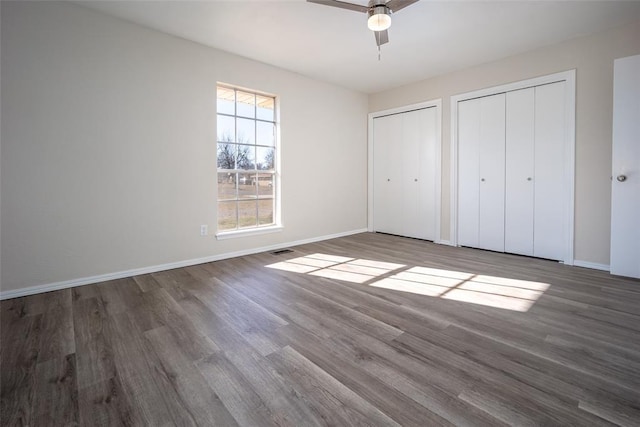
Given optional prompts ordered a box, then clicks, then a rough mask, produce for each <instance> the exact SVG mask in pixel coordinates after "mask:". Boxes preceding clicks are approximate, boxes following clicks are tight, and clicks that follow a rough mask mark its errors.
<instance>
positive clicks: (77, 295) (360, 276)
mask: <svg viewBox="0 0 640 427" xmlns="http://www.w3.org/2000/svg"><path fill="white" fill-rule="evenodd" d="M292 249H293V251H292V252H290V253H282V254H279V255H274V254H270V253H263V254H258V255H252V256H246V257H242V258H235V259H229V260H225V261H219V262H213V263H209V264H202V265H197V266H193V267H187V268H181V269H176V270H170V271H164V272H160V273H154V274H150V275H143V276H137V277H133V278H129V279H121V280H114V281H111V282H105V283H101V284H98V285H88V286H83V287H77V288H73V289H66V290H62V291H56V292H50V293H47V294H40V295H34V296H30V297H24V298H16V299H13V300H6V301H2V304H1V310H0V314H1V322H2V323H1V341H0V343H1V350H0V356H1V360H0V363H1V370H2V378H1V381H2V383H1V394H2V407H1V424H2V425H3V426H13V425H30V426H49V425H51V426H62V425H83V426H102V425H104V426H107V425H150V426H164V425H180V426H182V425H202V426H210V425H221V426H232V425H243V426H263V425H281V426H313V425H339V426H346V425H376V426H378V425H403V426H434V425H487V426H498V425H518V426H522V425H561V426H568V425H574V426H588V425H616V424H617V425H626V426H638V425H640V281H638V280H633V279H626V278H621V277H615V276H611V275H609V274H608V273H606V272H600V271H595V270H588V269H583V268H577V267H568V266H564V265H562V264H558V263H555V262H551V261H545V260H539V259H532V258H526V257H519V256H514V255H507V254H497V253H490V252H484V251H479V250H473V249H466V248H453V247H447V246H441V245H434V244H432V243H428V242H423V241H418V240H412V239H405V238H401V237H395V236H387V235H380V234H370V233H364V234H359V235H355V236H350V237H345V238H340V239H335V240H330V241H325V242H321V243H315V244H308V245H303V246H298V247H295V248H292Z"/></svg>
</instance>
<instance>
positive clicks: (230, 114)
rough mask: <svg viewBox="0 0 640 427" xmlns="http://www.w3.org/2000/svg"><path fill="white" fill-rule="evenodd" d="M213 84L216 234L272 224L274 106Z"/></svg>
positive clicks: (261, 97)
mask: <svg viewBox="0 0 640 427" xmlns="http://www.w3.org/2000/svg"><path fill="white" fill-rule="evenodd" d="M275 101H276V100H275V98H274V97H273V96H268V95H263V94H259V93H254V92H250V91H246V90H241V89H237V88H233V87H228V86H221V85H219V86H218V101H217V108H218V138H217V139H218V147H217V150H218V151H217V153H218V154H217V158H218V232H219V233H225V232H232V231H237V230H249V229H257V228H264V227H269V226H273V225H276V222H277V212H276V207H277V203H276V189H277V186H276V179H277V178H278V174H277V171H276V164H277V163H276V156H277V155H278V151H277V137H276V120H275V119H276V109H275V107H276V102H275Z"/></svg>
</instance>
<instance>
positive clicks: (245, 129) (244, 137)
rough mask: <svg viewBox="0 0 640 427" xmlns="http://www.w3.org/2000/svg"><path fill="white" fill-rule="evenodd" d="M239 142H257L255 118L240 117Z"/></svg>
mask: <svg viewBox="0 0 640 427" xmlns="http://www.w3.org/2000/svg"><path fill="white" fill-rule="evenodd" d="M238 142H239V143H241V144H255V143H256V122H255V120H248V119H238Z"/></svg>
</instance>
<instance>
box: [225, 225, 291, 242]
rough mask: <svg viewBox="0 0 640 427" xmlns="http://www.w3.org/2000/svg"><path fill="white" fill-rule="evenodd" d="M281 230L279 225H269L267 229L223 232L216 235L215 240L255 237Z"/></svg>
mask: <svg viewBox="0 0 640 427" xmlns="http://www.w3.org/2000/svg"><path fill="white" fill-rule="evenodd" d="M282 229H283V227H282V226H281V225H271V226H268V227H260V228H250V229H247V230H233V231H224V232H221V233H218V234H216V239H218V240H227V239H235V238H236V237H247V236H257V235H260V234H268V233H277V232H280V231H282Z"/></svg>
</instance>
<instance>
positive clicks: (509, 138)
mask: <svg viewBox="0 0 640 427" xmlns="http://www.w3.org/2000/svg"><path fill="white" fill-rule="evenodd" d="M534 105H535V104H534V88H527V89H520V90H516V91H513V92H508V93H507V113H506V117H507V123H506V126H507V129H506V131H507V134H506V153H505V156H506V174H505V177H506V179H505V210H504V211H505V218H504V250H505V252H511V253H515V254H521V255H533V212H534V207H533V189H534V181H533V176H534V119H535V116H534Z"/></svg>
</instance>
